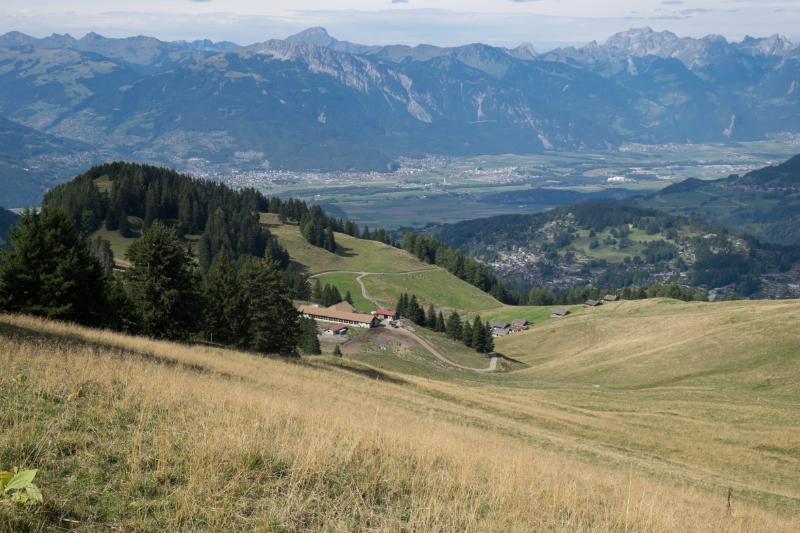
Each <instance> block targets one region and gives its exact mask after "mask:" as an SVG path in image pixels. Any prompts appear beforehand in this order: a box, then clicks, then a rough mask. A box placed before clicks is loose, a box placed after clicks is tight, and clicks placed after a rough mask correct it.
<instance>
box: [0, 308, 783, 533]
mask: <svg viewBox="0 0 800 533" xmlns="http://www.w3.org/2000/svg"><path fill="white" fill-rule="evenodd" d="M0 364H1V365H2V368H3V369H4V370H6V371H4V372H3V373H2V374H0V391H2V393H0V421H1V422H2V424H1V425H0V427H2V432H0V463H1V464H0V466H22V467H36V468H39V469H40V476H39V478H37V482H38V484H39V485H40V487H41V488H42V490H43V493H44V495H45V505H44V506H43V507H42V508H36V509H34V510H32V511H25V510H22V509H16V508H13V507H10V506H5V505H2V504H0V529H10V530H21V529H34V530H38V529H40V528H43V527H46V528H56V527H63V526H65V525H67V526H72V527H80V528H83V529H99V528H108V527H112V528H114V529H125V530H128V529H130V530H156V529H158V530H163V529H169V530H198V529H204V530H209V529H211V530H231V529H253V528H256V529H268V530H321V529H325V530H327V531H352V530H360V529H370V530H400V529H405V530H418V531H431V530H445V531H456V530H458V531H462V530H472V531H540V530H592V531H601V532H602V531H619V530H631V531H676V530H690V529H691V530H694V531H755V530H764V531H791V530H792V529H793V525H794V524H793V523H792V522H791V521H787V520H786V519H781V518H779V517H777V516H775V515H774V514H771V513H769V512H766V511H763V510H759V509H756V508H753V507H751V506H748V505H746V504H744V503H742V502H741V500H740V499H738V498H739V495H738V493H737V494H736V498H737V499H736V500H735V505H734V513H733V514H732V515H731V514H728V513H726V511H725V507H724V497H723V494H721V493H719V494H714V497H709V495H708V494H707V493H705V492H698V491H695V490H693V489H691V488H687V487H677V488H673V487H672V486H671V485H670V484H665V483H657V482H655V481H651V480H647V479H643V478H642V477H641V476H640V474H639V468H638V464H637V463H635V462H630V461H626V460H624V459H625V458H624V453H625V450H624V449H618V450H613V451H612V453H609V454H604V455H603V456H602V457H600V458H599V459H601V460H604V459H606V455H608V456H609V457H618V458H619V463H621V466H623V467H622V468H620V473H619V474H615V473H613V472H611V471H609V470H608V469H606V468H604V467H599V466H595V465H592V464H591V463H592V458H591V457H587V459H588V461H583V460H581V461H578V460H576V459H574V458H570V457H568V455H571V454H572V452H573V450H574V449H575V448H582V447H586V446H589V445H590V444H591V443H585V442H580V441H575V440H571V439H568V438H565V437H559V436H558V435H557V434H556V433H557V432H558V430H559V429H560V428H563V427H565V426H571V425H574V424H575V423H576V420H577V419H578V418H580V417H582V416H583V417H585V414H586V412H587V411H588V410H589V409H590V408H589V407H586V406H582V407H573V408H566V407H563V408H562V409H556V407H558V406H557V404H556V403H555V402H554V399H553V398H548V397H541V398H537V397H536V395H533V396H524V395H523V392H524V391H519V390H515V389H506V388H503V387H501V386H499V385H497V384H496V385H493V386H487V387H483V388H475V387H464V386H460V385H455V384H451V383H447V382H436V381H429V380H425V379H420V378H414V377H409V376H405V377H403V376H391V375H387V374H382V373H380V372H377V371H375V370H373V369H370V368H368V367H364V366H359V365H358V364H356V363H352V362H348V361H346V360H334V359H326V358H314V359H310V360H307V361H306V362H305V364H297V363H294V364H293V363H284V362H280V361H274V360H270V359H264V358H260V357H254V356H250V355H247V354H241V353H236V352H230V351H222V350H217V349H212V348H205V347H186V346H181V345H175V344H169V343H162V342H153V341H149V340H146V339H136V338H130V337H123V336H120V335H114V334H110V333H103V332H96V331H91V330H85V329H82V328H78V327H75V326H71V325H61V324H57V323H52V322H44V321H40V320H34V319H28V318H25V317H10V316H2V315H0ZM19 374H22V375H25V376H26V377H27V379H26V380H25V381H22V380H20V379H18V378H17V376H18V375H19ZM153 383H158V384H159V386H157V387H155V386H153ZM79 391H80V392H79ZM545 393H546V391H537V394H539V395H542V394H545ZM631 407H635V406H629V408H631ZM548 411H549V412H551V413H553V412H556V413H558V416H557V417H556V418H554V419H550V420H548V419H547V418H544V417H543V416H542V415H543V413H546V412H548ZM595 416H597V417H607V416H608V414H607V413H605V412H603V411H601V410H598V411H597V412H596V414H595ZM627 416H631V415H627ZM561 431H562V433H565V434H566V432H565V431H563V429H561ZM548 434H553V436H554V438H551V439H547V438H546V437H547V435H548ZM543 448H547V449H549V451H548V450H547V449H543ZM598 453H600V450H599V449H598ZM594 459H597V458H594ZM652 460H653V461H655V462H657V459H655V458H654V459H652ZM604 462H607V463H608V464H611V465H613V464H614V461H604ZM784 475H786V476H791V475H792V474H791V472H789V473H786V471H785V470H784ZM786 490H787V492H789V489H788V488H787V489H786ZM63 518H66V519H69V520H71V521H72V522H63V521H62V519H63Z"/></svg>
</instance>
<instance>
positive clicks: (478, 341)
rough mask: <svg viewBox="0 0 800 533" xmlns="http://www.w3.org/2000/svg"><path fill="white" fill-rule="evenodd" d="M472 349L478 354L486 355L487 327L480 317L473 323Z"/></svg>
mask: <svg viewBox="0 0 800 533" xmlns="http://www.w3.org/2000/svg"><path fill="white" fill-rule="evenodd" d="M471 346H472V348H474V349H475V351H476V352H478V353H486V326H484V324H483V321H481V317H480V316H479V315H478V316H476V317H475V319H474V320H473V321H472V344H471Z"/></svg>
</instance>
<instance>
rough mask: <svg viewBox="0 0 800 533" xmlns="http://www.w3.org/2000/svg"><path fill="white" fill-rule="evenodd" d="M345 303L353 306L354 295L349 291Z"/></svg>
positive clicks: (345, 296)
mask: <svg viewBox="0 0 800 533" xmlns="http://www.w3.org/2000/svg"><path fill="white" fill-rule="evenodd" d="M344 301H345V302H347V303H349V304H350V305H353V295H352V294H350V291H347V294H345V295H344Z"/></svg>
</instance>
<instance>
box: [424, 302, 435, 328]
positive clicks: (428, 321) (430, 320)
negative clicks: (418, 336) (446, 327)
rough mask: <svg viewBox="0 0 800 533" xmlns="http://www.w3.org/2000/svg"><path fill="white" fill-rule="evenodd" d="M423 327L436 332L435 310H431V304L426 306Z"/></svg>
mask: <svg viewBox="0 0 800 533" xmlns="http://www.w3.org/2000/svg"><path fill="white" fill-rule="evenodd" d="M425 325H426V326H427V327H428V328H430V329H432V330H433V331H436V327H437V321H436V310H435V309H434V308H433V304H431V305H429V306H428V312H427V313H425Z"/></svg>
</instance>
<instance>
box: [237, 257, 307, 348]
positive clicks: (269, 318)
mask: <svg viewBox="0 0 800 533" xmlns="http://www.w3.org/2000/svg"><path fill="white" fill-rule="evenodd" d="M239 279H240V283H241V287H242V296H243V298H244V302H245V303H244V305H245V309H246V313H247V315H246V316H247V321H248V327H247V347H248V348H250V349H252V350H255V351H258V352H261V353H265V354H278V355H284V356H289V355H295V354H296V351H297V339H298V318H299V315H298V313H297V310H296V309H295V308H294V305H293V304H292V300H291V299H290V298H289V295H288V290H287V288H286V287H285V286H284V284H283V276H282V275H281V271H280V268H279V267H278V265H276V264H275V263H274V262H272V261H268V260H266V259H259V258H255V257H246V258H245V259H244V265H243V267H242V271H241V276H240V278H239Z"/></svg>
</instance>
